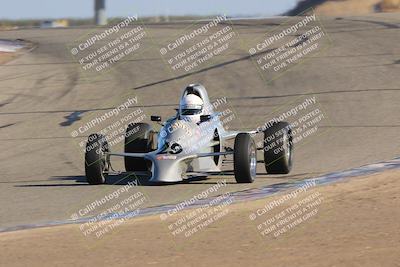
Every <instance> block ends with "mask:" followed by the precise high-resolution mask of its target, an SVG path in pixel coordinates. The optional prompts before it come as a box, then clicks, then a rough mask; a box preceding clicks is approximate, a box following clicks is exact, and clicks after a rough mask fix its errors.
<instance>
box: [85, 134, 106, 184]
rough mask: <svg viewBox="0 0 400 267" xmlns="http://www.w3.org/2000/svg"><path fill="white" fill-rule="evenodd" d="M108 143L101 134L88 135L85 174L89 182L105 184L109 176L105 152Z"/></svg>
mask: <svg viewBox="0 0 400 267" xmlns="http://www.w3.org/2000/svg"><path fill="white" fill-rule="evenodd" d="M108 150H109V149H108V143H107V140H106V139H105V137H104V136H103V135H101V134H91V135H90V136H89V137H88V141H87V143H86V150H85V175H86V180H87V182H88V183H89V184H93V185H95V184H104V183H105V182H106V178H107V176H108V173H107V171H108V170H107V162H106V155H105V153H106V152H108Z"/></svg>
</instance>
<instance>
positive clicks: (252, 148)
mask: <svg viewBox="0 0 400 267" xmlns="http://www.w3.org/2000/svg"><path fill="white" fill-rule="evenodd" d="M233 149H234V151H233V165H234V173H235V179H236V182H237V183H252V182H254V180H255V178H256V174H257V147H256V144H255V142H254V140H253V138H251V136H250V135H249V134H248V133H239V134H238V135H236V138H235V144H234V148H233Z"/></svg>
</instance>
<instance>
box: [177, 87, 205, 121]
mask: <svg viewBox="0 0 400 267" xmlns="http://www.w3.org/2000/svg"><path fill="white" fill-rule="evenodd" d="M203 105H204V103H203V100H202V99H201V98H200V97H199V96H197V95H195V94H188V95H186V96H184V97H183V98H182V99H181V102H180V103H179V114H180V118H181V119H182V120H186V121H191V122H194V123H199V122H200V116H201V115H203Z"/></svg>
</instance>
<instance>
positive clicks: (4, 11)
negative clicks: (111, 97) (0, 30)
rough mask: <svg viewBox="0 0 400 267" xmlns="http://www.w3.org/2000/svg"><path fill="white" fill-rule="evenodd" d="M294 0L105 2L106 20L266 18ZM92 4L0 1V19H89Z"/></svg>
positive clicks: (86, 1)
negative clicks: (221, 17)
mask: <svg viewBox="0 0 400 267" xmlns="http://www.w3.org/2000/svg"><path fill="white" fill-rule="evenodd" d="M295 3H296V0H201V1H199V0H106V8H107V16H108V17H126V16H128V15H138V16H139V17H143V16H153V15H216V14H226V15H228V16H238V15H242V16H254V15H256V16H257V15H258V16H270V15H279V14H281V13H282V12H284V11H286V10H288V9H290V8H292V7H293V6H294V5H295ZM93 9H94V0H0V19H28V18H34V19H40V18H87V17H93Z"/></svg>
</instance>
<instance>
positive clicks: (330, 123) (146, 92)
mask: <svg viewBox="0 0 400 267" xmlns="http://www.w3.org/2000/svg"><path fill="white" fill-rule="evenodd" d="M286 20H287V19H285V18H279V19H265V20H251V21H233V22H232V23H233V27H234V29H235V30H236V31H237V32H238V33H239V34H240V37H241V40H242V41H241V42H240V44H238V43H233V44H232V46H231V47H230V48H229V50H228V51H227V53H224V54H223V55H221V56H219V57H218V58H217V59H216V60H215V62H216V63H215V64H211V65H208V66H207V68H198V69H196V70H195V71H194V72H193V73H190V72H189V73H188V74H186V75H181V74H179V73H174V72H171V71H170V70H169V69H168V67H167V66H166V63H165V61H163V60H162V58H161V57H160V53H159V52H158V51H159V48H160V44H164V43H166V42H167V40H170V37H171V36H174V35H177V34H179V33H180V32H182V29H185V28H186V27H188V26H190V23H169V24H151V25H146V30H147V32H148V33H149V36H151V37H152V38H151V40H150V39H146V40H145V41H144V43H143V45H144V47H146V49H145V50H144V52H143V53H140V54H139V55H138V56H136V57H134V58H132V59H128V60H123V62H122V63H123V64H119V65H118V66H115V67H114V68H113V69H112V70H111V71H110V72H108V73H106V74H104V75H97V76H94V77H89V78H88V76H87V75H86V74H85V73H84V72H83V71H82V70H81V68H80V65H79V64H78V63H77V61H76V60H74V59H73V58H72V57H71V54H70V52H69V48H68V46H67V44H70V43H72V42H74V41H75V40H76V39H78V38H81V36H82V35H85V34H87V33H88V32H91V31H92V30H93V29H89V28H69V29H26V30H13V31H3V32H0V38H1V39H17V38H21V39H25V40H30V41H32V42H34V43H36V44H37V47H36V49H34V50H33V51H31V52H30V53H25V54H23V55H22V56H20V57H18V58H17V59H15V60H13V61H11V62H8V63H7V64H5V65H2V66H0V90H1V91H0V118H1V120H0V143H1V152H0V161H1V174H0V192H1V194H0V201H1V202H0V203H1V204H2V205H1V207H0V218H1V221H0V227H1V228H4V227H11V226H15V225H21V224H34V223H38V222H44V221H54V220H65V219H68V218H70V216H71V214H72V213H74V212H76V211H77V210H79V209H81V208H83V207H85V206H86V205H87V204H89V203H90V202H92V201H93V200H95V199H97V198H100V197H102V196H104V195H106V194H108V193H112V192H113V191H115V190H117V189H118V188H121V186H123V185H125V184H126V183H127V182H128V181H129V180H130V179H133V178H132V177H128V178H125V179H122V180H121V178H124V177H125V176H124V175H122V176H121V175H120V176H117V177H111V178H110V179H109V181H108V184H106V185H100V186H88V185H86V183H85V182H84V180H85V178H84V168H83V153H81V152H80V151H79V149H77V148H78V146H77V143H78V142H79V141H80V140H85V138H86V137H85V136H81V137H78V138H72V137H71V131H73V130H75V129H76V127H77V126H78V125H80V124H81V123H82V121H85V120H87V119H89V118H92V117H93V116H96V114H97V115H98V114H102V113H104V112H105V111H107V110H110V109H112V108H113V107H115V106H116V105H118V104H120V103H121V102H123V101H125V100H126V96H137V97H138V100H139V104H140V106H141V107H142V108H143V110H144V112H145V114H148V115H151V114H159V115H162V116H163V117H166V116H168V115H173V114H174V110H173V109H174V108H175V106H176V104H177V102H178V98H179V96H180V93H181V91H182V89H183V88H184V87H185V86H186V85H187V84H190V83H195V82H200V83H202V84H204V85H205V86H206V88H208V92H209V94H210V96H211V97H212V98H213V99H216V98H218V97H225V96H226V97H228V101H229V104H230V106H231V108H232V109H234V111H235V114H236V116H237V118H236V119H235V120H234V121H232V123H231V124H230V126H231V127H232V128H235V129H254V128H255V127H257V126H259V125H262V124H263V123H265V121H266V120H268V118H270V117H271V116H272V115H273V114H275V113H276V110H277V109H279V108H280V107H283V109H285V107H287V108H290V107H292V106H293V105H296V104H300V103H301V102H302V101H303V100H304V99H305V98H307V97H313V96H315V97H316V99H317V102H318V103H319V105H320V107H321V108H322V109H323V112H324V116H325V117H326V118H327V119H325V120H323V121H322V122H321V124H320V125H319V129H318V132H317V133H316V134H314V135H312V136H309V137H308V138H307V139H306V140H305V141H304V142H303V143H301V144H299V145H298V146H296V148H295V165H294V169H293V171H292V173H290V174H289V175H280V176H279V175H266V173H265V170H264V168H263V166H262V165H261V164H260V166H259V168H258V177H257V180H256V182H255V183H253V184H241V185H239V184H236V183H235V180H234V177H233V176H232V175H231V173H230V172H226V173H224V174H223V175H222V174H221V175H213V176H210V177H209V179H207V180H197V181H193V182H190V183H182V184H175V185H168V186H139V187H137V188H135V189H133V190H136V191H140V192H143V193H144V194H145V195H146V198H147V202H146V203H145V204H144V206H143V207H150V206H158V205H161V204H169V203H177V202H180V201H183V200H185V199H189V198H191V197H193V195H195V194H197V193H199V192H201V191H203V190H206V189H207V188H209V187H210V186H212V185H215V184H216V183H217V182H218V181H221V180H223V179H226V181H227V186H226V187H225V188H223V189H221V190H220V191H219V192H218V194H220V193H222V192H226V191H240V190H244V189H248V188H257V187H261V186H263V185H270V184H277V183H285V182H292V181H295V180H299V179H304V178H311V177H314V176H318V175H322V174H325V173H329V172H333V171H340V170H344V169H348V168H352V167H357V166H361V165H364V164H368V163H373V162H379V161H383V160H390V159H392V158H395V157H396V156H398V155H399V150H400V145H399V133H400V116H399V114H400V105H399V104H398V103H399V102H400V82H399V74H400V65H399V64H400V48H399V46H398V43H399V42H400V29H399V28H400V16H399V15H398V14H391V15H374V16H368V17H343V18H322V19H321V22H322V24H323V26H324V28H325V30H326V33H327V34H328V35H329V37H330V39H331V44H330V46H329V47H328V48H327V49H325V50H323V51H322V52H321V53H318V54H311V55H310V56H309V57H308V58H307V60H305V61H304V62H302V64H301V65H298V66H296V67H294V68H292V69H290V71H288V72H286V73H285V75H282V76H281V77H279V78H278V79H275V80H274V81H272V82H269V83H267V82H266V81H265V79H263V78H262V77H261V75H260V73H259V71H258V70H257V68H256V67H255V65H254V62H252V60H251V58H250V57H249V54H248V52H247V51H248V50H247V49H248V47H249V46H251V45H252V44H253V45H254V42H253V40H254V39H259V37H260V36H262V35H263V34H265V33H266V32H268V31H269V30H271V29H273V28H274V27H276V26H277V25H280V24H281V23H284V22H285V21H286ZM221 27H223V26H221ZM96 31H101V29H96ZM85 117H86V118H85ZM77 119H80V120H77ZM114 165H115V168H117V169H121V168H122V164H121V161H120V160H119V161H118V160H117V161H116V163H115V164H114ZM231 169H232V167H231V166H226V167H225V170H231Z"/></svg>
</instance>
